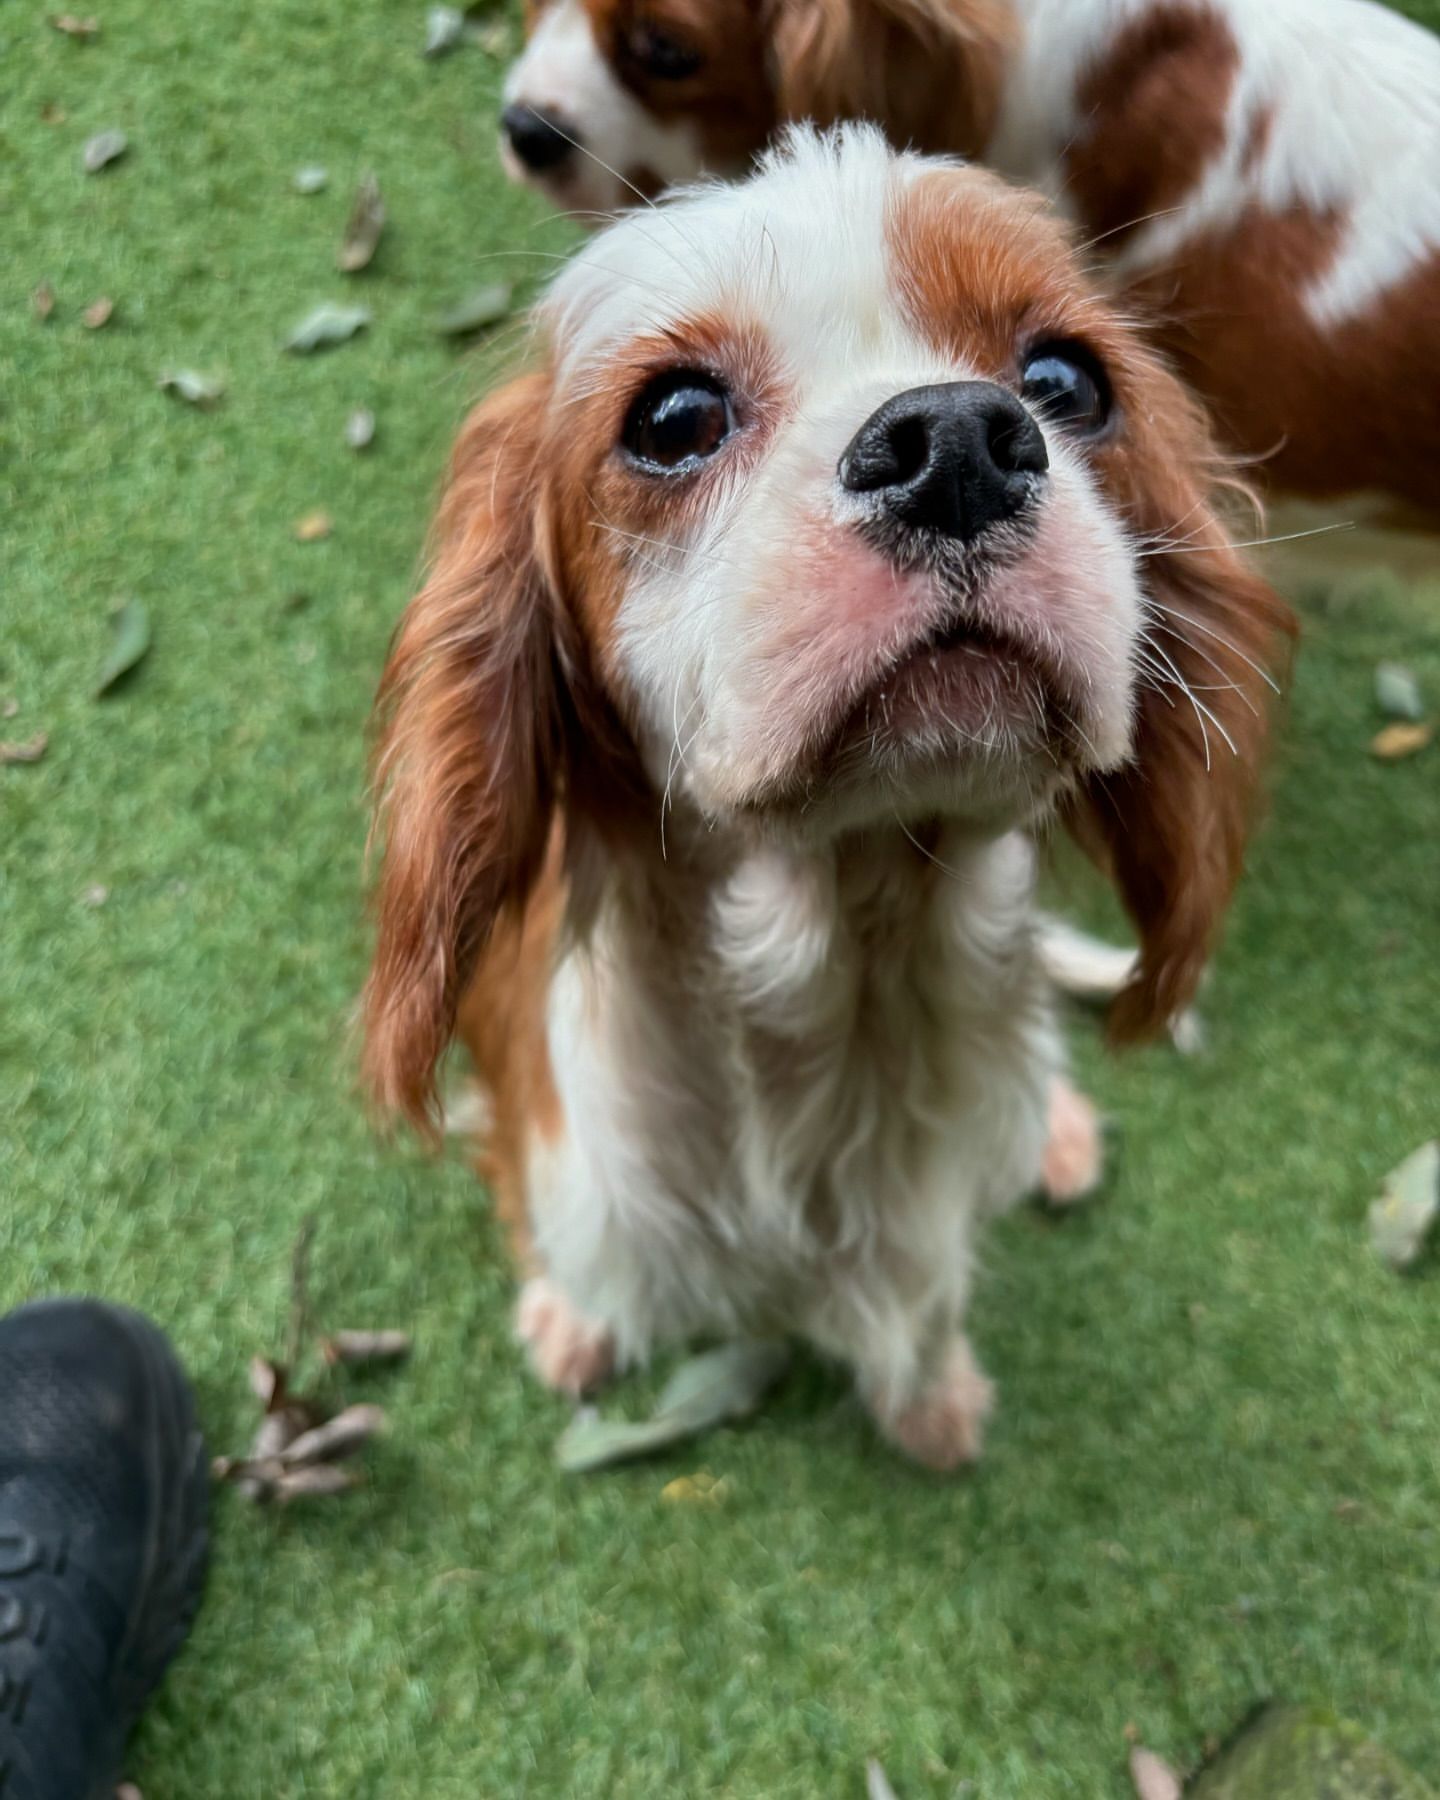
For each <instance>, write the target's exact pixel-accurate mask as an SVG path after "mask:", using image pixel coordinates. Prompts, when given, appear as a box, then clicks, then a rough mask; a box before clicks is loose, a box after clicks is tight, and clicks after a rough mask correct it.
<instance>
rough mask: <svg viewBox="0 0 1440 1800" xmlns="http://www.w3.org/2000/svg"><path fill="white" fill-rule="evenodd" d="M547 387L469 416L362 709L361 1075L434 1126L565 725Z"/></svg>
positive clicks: (516, 389)
mask: <svg viewBox="0 0 1440 1800" xmlns="http://www.w3.org/2000/svg"><path fill="white" fill-rule="evenodd" d="M547 397H548V377H545V376H539V375H531V376H525V377H522V378H521V379H519V380H517V381H514V382H512V383H511V384H510V385H509V386H508V387H505V388H503V389H502V390H501V391H500V392H499V393H497V394H495V395H494V396H492V397H491V398H490V399H489V400H487V401H486V402H485V403H484V404H483V405H481V406H480V407H478V408H477V409H476V410H475V411H474V412H473V413H472V414H471V415H470V417H469V419H468V420H467V421H466V423H465V426H464V429H463V431H462V433H461V436H460V440H459V443H458V444H457V446H456V449H455V454H454V457H453V460H452V463H451V468H450V475H449V480H448V484H447V487H446V491H445V495H444V499H443V501H442V504H441V509H440V515H439V519H438V521H437V525H436V536H435V546H434V556H433V563H432V567H431V571H430V575H429V579H428V580H427V582H426V583H425V586H424V588H423V589H422V591H421V592H420V593H419V594H418V595H417V596H416V598H415V599H414V600H413V601H411V603H410V606H409V608H408V609H407V611H406V613H405V616H404V618H403V620H402V621H401V624H400V627H399V630H398V632H397V633H396V636H395V639H394V642H393V644H392V646H391V650H390V657H389V661H388V663H387V664H386V668H385V673H384V675H383V677H382V679H381V683H380V691H379V695H378V698H377V702H376V717H377V722H378V725H379V742H378V747H377V755H376V763H375V790H376V802H375V825H374V834H375V836H376V837H377V838H378V840H379V842H380V843H381V845H382V846H383V848H382V854H381V863H380V878H379V883H378V891H377V894H376V912H377V919H378V935H377V942H376V947H375V955H374V962H373V964H372V967H371V970H370V976H369V980H368V982H367V984H366V988H365V997H364V1050H363V1068H364V1074H365V1079H366V1082H367V1084H368V1086H369V1088H370V1090H371V1092H372V1094H373V1095H374V1097H375V1098H376V1100H377V1101H378V1102H379V1103H380V1104H381V1105H382V1106H383V1107H385V1108H387V1109H389V1110H393V1111H398V1112H400V1113H403V1114H404V1115H405V1116H406V1117H407V1118H409V1119H410V1120H411V1121H412V1122H413V1123H415V1124H417V1125H419V1126H420V1127H421V1128H422V1129H429V1128H433V1122H434V1114H435V1068H436V1064H437V1063H438V1061H439V1059H440V1057H441V1056H442V1055H443V1053H444V1051H445V1049H446V1047H447V1046H448V1044H449V1042H450V1038H451V1034H452V1032H453V1030H454V1024H455V1011H456V1006H457V1004H458V1001H459V997H460V993H461V991H462V988H463V985H464V982H465V980H466V978H467V975H468V974H469V971H470V969H471V967H472V966H473V964H474V961H475V958H476V956H477V955H478V953H479V951H480V950H481V948H482V947H483V945H484V943H485V940H486V938H487V937H488V936H489V933H490V931H491V929H492V927H493V925H494V923H495V920H496V918H497V917H498V915H499V914H500V913H501V912H502V911H503V910H504V909H506V908H507V907H510V906H516V905H519V904H522V903H523V901H524V899H525V896H526V894H527V893H528V892H529V890H530V887H531V886H532V884H533V882H534V880H535V877H536V875H537V873H538V871H539V868H540V865H541V863H542V862H543V859H544V855H545V848H546V844H547V840H548V837H549V832H550V828H551V819H552V812H553V806H554V795H555V784H556V781H557V777H558V769H557V764H558V761H559V757H560V739H561V731H560V727H559V724H558V720H557V713H558V707H557V699H556V677H555V657H554V641H555V640H554V622H553V608H552V604H551V600H550V596H549V594H548V591H547V587H546V583H545V579H544V576H543V574H542V569H541V558H540V555H539V550H538V542H537V536H538V526H537V519H536V507H537V484H536V481H535V473H536V465H537V460H538V456H539V450H540V443H539V436H540V430H541V426H542V421H543V419H544V415H545V407H546V400H547Z"/></svg>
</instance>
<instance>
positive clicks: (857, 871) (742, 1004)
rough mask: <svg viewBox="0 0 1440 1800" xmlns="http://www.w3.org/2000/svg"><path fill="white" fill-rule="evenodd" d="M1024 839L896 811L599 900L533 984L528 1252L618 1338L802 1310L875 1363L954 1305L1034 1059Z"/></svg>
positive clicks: (1036, 1123) (1040, 1064) (1049, 1036)
mask: <svg viewBox="0 0 1440 1800" xmlns="http://www.w3.org/2000/svg"><path fill="white" fill-rule="evenodd" d="M1032 862H1033V857H1032V852H1031V851H1030V849H1029V846H1028V845H1027V844H1026V843H1025V841H1024V840H1022V839H1021V838H1019V837H1018V836H1017V837H1007V838H1004V839H1001V840H999V841H987V842H983V843H977V842H970V843H966V842H964V841H957V842H950V841H944V840H942V841H940V842H938V843H937V844H936V845H935V846H934V849H933V855H930V854H921V852H920V851H919V850H918V849H917V847H916V846H915V845H913V844H912V843H911V842H909V841H908V840H906V839H905V838H904V837H902V836H901V835H900V834H898V833H897V834H896V837H895V840H894V841H893V842H889V841H885V842H876V841H874V840H871V841H868V842H866V843H865V844H856V845H852V846H849V847H847V848H846V849H844V850H842V851H841V852H839V853H838V854H837V853H834V852H827V853H825V854H824V855H816V856H804V855H798V854H795V853H791V852H788V851H779V850H761V851H756V852H754V853H752V854H749V855H747V856H744V857H741V858H739V859H738V860H737V861H735V862H734V864H733V865H732V866H731V867H730V868H729V869H728V870H727V871H726V873H725V875H724V877H723V878H722V879H721V880H720V881H718V882H717V883H715V884H713V885H710V886H708V888H707V891H706V893H705V896H704V898H703V899H702V900H701V902H700V903H699V904H698V905H696V904H694V895H693V894H691V895H689V896H687V897H686V898H685V900H683V901H682V902H681V904H679V905H678V906H676V907H675V908H673V909H666V908H663V907H662V908H659V909H657V908H656V906H655V905H654V904H653V902H651V903H647V902H646V901H643V900H641V899H640V898H639V897H638V896H636V895H633V894H630V895H624V894H622V895H618V896H616V897H615V898H614V900H613V901H612V902H610V903H608V904H607V906H606V907H605V909H604V910H603V912H602V915H601V918H600V920H599V922H598V924H597V926H596V928H595V930H594V932H593V933H592V934H591V936H590V937H589V939H588V941H587V943H586V944H585V946H584V947H582V948H578V949H576V950H575V951H573V952H572V953H571V954H570V955H569V957H568V958H567V959H566V961H565V962H564V963H563V964H562V966H561V968H560V970H559V972H558V973H557V976H556V979H555V983H554V986H553V989H552V993H551V1004H550V1013H549V1038H550V1052H551V1057H552V1060H553V1064H554V1070H555V1079H556V1084H557V1087H558V1089H559V1092H560V1097H561V1101H562V1106H563V1110H564V1115H565V1129H564V1133H563V1136H562V1138H561V1140H560V1141H559V1142H558V1143H557V1144H554V1145H551V1146H548V1147H545V1148H537V1150H536V1152H535V1154H534V1156H533V1158H532V1163H531V1169H530V1190H531V1209H532V1216H533V1220H534V1224H535V1228H536V1239H537V1247H538V1249H539V1250H540V1252H541V1255H542V1258H543V1261H544V1263H545V1265H546V1266H547V1267H548V1268H549V1269H550V1271H551V1272H552V1273H553V1274H554V1275H555V1277H556V1278H557V1279H558V1280H559V1282H560V1283H561V1285H562V1286H563V1287H564V1288H565V1289H566V1290H567V1291H568V1292H569V1293H570V1294H571V1296H572V1297H573V1299H574V1300H575V1301H576V1303H577V1304H579V1305H580V1306H582V1307H583V1308H584V1309H585V1310H586V1311H587V1312H589V1313H590V1314H591V1315H592V1316H595V1317H598V1318H599V1319H601V1320H602V1321H603V1322H605V1323H606V1324H608V1325H610V1326H611V1327H612V1329H613V1330H614V1331H615V1332H616V1335H617V1338H618V1340H619V1348H620V1353H621V1355H622V1358H627V1359H628V1358H635V1357H639V1356H642V1355H643V1354H644V1353H645V1352H646V1350H647V1349H648V1348H649V1345H650V1343H651V1342H652V1341H653V1340H654V1339H656V1338H659V1337H672V1336H683V1335H687V1334H692V1333H694V1332H696V1331H703V1330H721V1331H723V1330H733V1329H740V1328H747V1327H749V1328H754V1327H756V1326H762V1327H763V1326H771V1327H774V1326H785V1327H789V1326H793V1325H796V1324H802V1325H803V1327H804V1329H805V1330H806V1331H807V1332H808V1333H809V1334H810V1335H811V1336H813V1337H815V1338H817V1339H819V1340H820V1341H821V1342H822V1343H823V1342H826V1341H827V1340H829V1339H832V1338H833V1339H834V1340H835V1341H836V1343H837V1344H839V1343H842V1342H846V1341H847V1340H848V1343H849V1347H850V1348H851V1349H852V1350H853V1339H854V1336H855V1333H856V1331H857V1329H859V1330H860V1331H861V1333H862V1335H863V1336H866V1337H869V1338H874V1339H875V1343H874V1346H873V1349H872V1352H871V1356H870V1360H871V1361H872V1363H880V1364H886V1363H888V1361H889V1360H890V1351H889V1349H888V1345H889V1341H890V1339H891V1338H892V1337H893V1338H894V1339H895V1340H896V1343H897V1345H898V1342H899V1340H900V1339H901V1338H903V1339H905V1341H906V1342H908V1343H909V1344H911V1345H912V1346H913V1343H914V1340H915V1335H916V1334H915V1331H914V1328H913V1319H914V1315H915V1313H916V1311H917V1310H919V1311H920V1312H922V1313H924V1314H925V1315H926V1316H927V1318H929V1317H930V1316H931V1315H933V1329H934V1330H935V1331H937V1332H939V1331H943V1330H944V1329H945V1328H946V1327H948V1326H950V1325H953V1323H954V1320H955V1318H956V1317H957V1316H958V1311H959V1308H960V1307H961V1306H962V1305H963V1301H964V1295H965V1289H966V1281H967V1273H968V1266H969V1259H970V1241H971V1235H972V1230H973V1225H974V1223H975V1221H976V1220H977V1219H978V1218H979V1217H982V1216H983V1215H984V1214H986V1213H988V1212H993V1211H996V1210H998V1209H1000V1208H1002V1207H1004V1206H1006V1205H1008V1204H1010V1203H1011V1202H1013V1201H1014V1200H1015V1199H1016V1198H1018V1197H1019V1196H1020V1194H1022V1193H1023V1192H1024V1191H1025V1190H1026V1189H1027V1188H1028V1187H1029V1186H1030V1185H1031V1184H1032V1183H1033V1181H1034V1179H1035V1176H1036V1173H1037V1171H1038V1168H1039V1162H1040V1156H1041V1152H1042V1148H1043V1140H1044V1108H1045V1090H1046V1083H1047V1080H1048V1077H1049V1076H1050V1074H1051V1073H1053V1071H1054V1070H1055V1069H1056V1067H1058V1064H1059V1060H1060V1054H1059V1049H1058V1044H1057V1041H1056V1038H1055V1034H1054V1028H1053V1024H1052V1021H1051V1018H1050V1014H1049V1009H1048V1002H1047V999H1046V995H1045V990H1044V987H1043V983H1042V980H1041V977H1040V975H1039V973H1038V970H1037V968H1036V964H1035V959H1034V953H1033V948H1032V933H1031V887H1032V882H1033V868H1032ZM902 1321H904V1322H905V1325H906V1328H905V1329H904V1330H903V1331H902V1330H901V1329H900V1327H901V1324H902ZM894 1354H895V1355H897V1356H898V1355H900V1354H901V1352H900V1351H899V1349H898V1348H896V1349H895V1351H894ZM906 1354H909V1352H906ZM895 1373H896V1378H897V1379H899V1378H902V1377H901V1373H900V1371H898V1370H897V1371H895Z"/></svg>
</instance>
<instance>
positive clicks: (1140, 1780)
mask: <svg viewBox="0 0 1440 1800" xmlns="http://www.w3.org/2000/svg"><path fill="white" fill-rule="evenodd" d="M1130 1779H1131V1781H1133V1782H1134V1784H1135V1795H1136V1800H1180V1778H1179V1776H1178V1775H1177V1774H1176V1773H1175V1771H1174V1770H1173V1769H1172V1768H1171V1767H1170V1765H1169V1763H1167V1762H1163V1761H1162V1760H1161V1759H1160V1758H1159V1757H1158V1756H1156V1754H1155V1752H1154V1751H1153V1750H1146V1749H1144V1748H1143V1747H1142V1746H1141V1745H1139V1744H1132V1745H1131V1746H1130Z"/></svg>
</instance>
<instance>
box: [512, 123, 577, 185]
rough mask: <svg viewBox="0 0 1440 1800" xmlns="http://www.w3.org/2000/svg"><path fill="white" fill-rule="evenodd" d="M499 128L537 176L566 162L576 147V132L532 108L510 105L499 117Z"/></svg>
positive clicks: (516, 152) (517, 154) (520, 157)
mask: <svg viewBox="0 0 1440 1800" xmlns="http://www.w3.org/2000/svg"><path fill="white" fill-rule="evenodd" d="M500 129H501V130H502V131H503V132H504V133H505V136H506V138H507V139H508V140H509V143H510V148H511V149H512V150H513V151H514V152H515V154H516V156H517V157H519V159H520V161H521V162H522V163H524V165H525V167H526V168H527V169H530V170H532V171H533V172H534V173H535V174H537V175H538V174H540V173H541V171H542V170H544V169H553V168H554V167H555V165H556V164H557V163H562V162H564V160H565V158H566V157H567V156H569V154H570V152H571V151H572V150H573V149H574V148H575V143H574V138H575V133H574V132H573V131H566V130H565V129H564V128H563V127H562V126H561V124H560V121H559V120H558V119H555V118H552V117H551V115H550V114H549V113H543V112H540V111H539V110H538V109H537V108H536V107H533V106H507V107H506V108H505V110H504V112H503V113H501V115H500Z"/></svg>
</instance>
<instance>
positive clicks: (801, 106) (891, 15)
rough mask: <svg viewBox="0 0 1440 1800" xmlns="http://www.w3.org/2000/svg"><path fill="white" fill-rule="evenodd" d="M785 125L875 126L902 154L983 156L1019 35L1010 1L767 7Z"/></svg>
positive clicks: (834, 0)
mask: <svg viewBox="0 0 1440 1800" xmlns="http://www.w3.org/2000/svg"><path fill="white" fill-rule="evenodd" d="M769 13H770V17H769V26H770V45H771V58H772V71H771V73H772V80H773V82H774V85H775V96H776V104H777V109H778V111H779V115H780V118H781V119H782V120H789V119H813V120H814V121H815V122H816V123H817V124H820V125H831V124H835V123H837V122H838V121H841V120H844V119H871V120H873V121H874V122H875V123H876V124H878V125H880V126H882V127H883V128H884V130H885V131H886V133H887V134H888V135H889V137H890V138H891V140H892V141H893V142H894V143H895V144H896V145H897V146H898V147H900V148H902V149H903V148H905V147H906V146H907V145H908V146H912V147H914V148H915V149H918V150H929V151H960V152H963V153H964V154H965V155H967V156H975V155H978V154H979V153H980V151H981V150H982V149H983V148H984V146H985V144H986V142H987V141H988V139H989V137H990V134H991V131H992V130H993V128H994V124H995V118H996V114H997V113H998V111H999V105H1000V90H1001V83H1002V81H1003V78H1004V70H1005V62H1006V57H1007V53H1008V51H1009V49H1010V47H1011V45H1012V43H1013V42H1014V39H1015V33H1016V26H1015V21H1014V18H1013V16H1012V11H1011V8H1010V7H1009V6H1008V5H1006V4H1005V3H1004V0H769Z"/></svg>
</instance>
